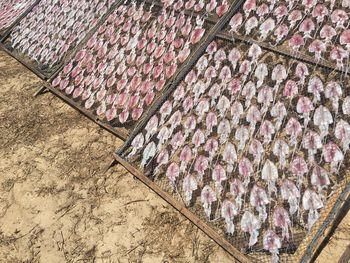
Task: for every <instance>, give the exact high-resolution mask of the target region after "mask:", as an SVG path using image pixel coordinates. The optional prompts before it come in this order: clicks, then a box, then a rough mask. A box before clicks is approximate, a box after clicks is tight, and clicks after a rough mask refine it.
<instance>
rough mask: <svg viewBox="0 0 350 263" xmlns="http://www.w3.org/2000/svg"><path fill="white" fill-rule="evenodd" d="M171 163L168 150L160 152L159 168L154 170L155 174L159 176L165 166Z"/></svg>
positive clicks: (158, 157)
mask: <svg viewBox="0 0 350 263" xmlns="http://www.w3.org/2000/svg"><path fill="white" fill-rule="evenodd" d="M168 162H169V152H168V150H167V149H163V150H161V151H160V152H159V154H158V156H157V166H156V168H155V169H154V173H155V174H159V171H160V169H161V167H162V166H163V165H166V164H168Z"/></svg>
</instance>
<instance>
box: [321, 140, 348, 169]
mask: <svg viewBox="0 0 350 263" xmlns="http://www.w3.org/2000/svg"><path fill="white" fill-rule="evenodd" d="M322 156H323V158H324V160H325V162H327V163H330V164H331V171H332V172H337V171H338V168H337V166H338V164H339V163H341V162H342V161H343V160H344V154H343V153H342V151H341V150H340V149H339V147H338V145H336V144H335V143H334V142H329V143H327V144H325V145H323V149H322Z"/></svg>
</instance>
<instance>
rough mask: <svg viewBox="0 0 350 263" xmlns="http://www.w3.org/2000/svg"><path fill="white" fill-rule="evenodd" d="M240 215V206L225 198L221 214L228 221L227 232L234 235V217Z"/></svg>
mask: <svg viewBox="0 0 350 263" xmlns="http://www.w3.org/2000/svg"><path fill="white" fill-rule="evenodd" d="M236 215H238V207H237V206H236V204H235V203H233V202H231V201H229V200H227V199H226V200H224V202H223V203H222V205H221V216H222V217H223V218H224V219H225V223H226V232H227V233H228V234H230V235H233V233H234V232H235V225H234V224H233V219H234V217H235V216H236Z"/></svg>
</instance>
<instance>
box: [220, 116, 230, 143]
mask: <svg viewBox="0 0 350 263" xmlns="http://www.w3.org/2000/svg"><path fill="white" fill-rule="evenodd" d="M230 133H231V125H230V122H229V121H228V119H226V118H225V119H222V120H221V121H220V123H219V125H218V134H220V137H219V140H220V143H225V142H226V141H227V139H228V138H229V135H230Z"/></svg>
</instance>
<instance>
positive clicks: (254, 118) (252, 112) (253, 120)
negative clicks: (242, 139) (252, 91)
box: [246, 105, 261, 134]
mask: <svg viewBox="0 0 350 263" xmlns="http://www.w3.org/2000/svg"><path fill="white" fill-rule="evenodd" d="M246 121H247V122H249V129H250V132H251V134H253V132H254V131H255V127H256V124H257V123H258V122H260V121H261V113H260V110H259V109H258V108H257V107H256V106H255V105H253V106H251V107H250V108H249V109H248V111H247V116H246Z"/></svg>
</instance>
